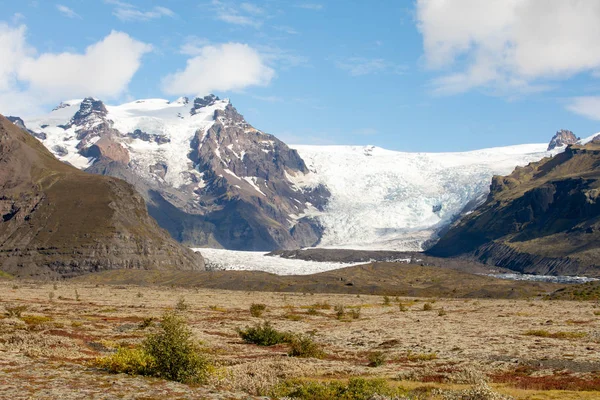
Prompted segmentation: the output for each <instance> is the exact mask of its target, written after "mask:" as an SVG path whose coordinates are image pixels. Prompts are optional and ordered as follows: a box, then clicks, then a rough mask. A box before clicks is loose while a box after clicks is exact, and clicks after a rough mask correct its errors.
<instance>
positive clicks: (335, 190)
mask: <svg viewBox="0 0 600 400" xmlns="http://www.w3.org/2000/svg"><path fill="white" fill-rule="evenodd" d="M23 122H24V125H25V126H26V127H27V129H29V130H30V132H32V134H33V135H35V136H36V137H38V138H40V140H41V141H42V142H43V143H44V145H45V146H46V147H47V148H48V149H50V151H52V152H53V153H54V154H55V155H56V156H57V157H58V158H59V159H61V160H63V161H65V162H68V163H70V164H72V165H74V166H77V167H78V168H80V169H83V170H86V171H88V172H92V173H96V174H102V175H110V176H115V177H118V178H122V179H124V180H126V181H128V182H129V183H131V184H133V185H134V186H135V187H136V189H137V190H138V191H139V192H140V193H141V194H142V196H143V197H144V198H145V200H146V202H147V204H148V210H149V213H150V215H151V216H153V217H154V218H155V219H156V220H157V221H158V223H159V225H161V226H162V227H163V228H165V229H167V230H168V231H169V232H170V233H171V235H172V237H173V238H175V239H176V240H178V241H180V242H182V243H184V244H186V245H188V246H190V247H217V248H219V247H223V248H228V249H237V250H265V251H266V250H274V249H295V248H299V247H307V246H315V245H318V246H320V247H346V248H359V249H360V248H367V249H394V250H401V251H408V250H410V251H419V250H423V249H424V248H427V247H429V246H430V245H431V244H432V243H434V242H435V241H436V240H437V239H438V237H439V235H440V234H443V232H444V230H445V229H447V227H448V226H449V225H450V224H451V223H452V222H454V221H455V220H456V219H458V218H460V216H461V215H463V214H465V213H467V212H469V211H472V210H473V209H474V208H475V207H476V206H477V205H479V204H481V203H483V202H484V201H485V199H486V196H487V194H488V193H489V182H490V180H491V178H492V176H494V175H499V174H502V175H505V174H508V173H510V172H511V171H512V170H513V169H514V168H515V167H516V166H519V165H520V166H522V165H526V164H527V163H529V162H532V161H538V160H540V159H542V158H543V157H545V156H548V155H550V154H556V153H558V152H560V151H563V150H564V146H563V144H564V143H565V142H566V141H568V140H569V137H568V135H567V134H566V133H565V134H561V135H557V136H556V137H555V139H556V140H555V142H556V143H555V145H554V146H553V149H552V150H550V151H548V150H547V147H548V145H547V144H533V145H520V146H509V147H500V148H493V149H484V150H477V151H471V152H463V153H407V152H397V151H389V150H384V149H382V148H378V147H374V146H291V147H288V145H286V144H285V143H283V142H282V141H280V140H279V139H277V138H276V137H275V136H273V135H270V134H266V133H264V132H262V131H260V130H258V129H256V128H254V127H252V126H251V125H250V124H249V123H248V122H247V121H246V120H245V119H244V117H243V116H242V115H240V114H239V113H238V112H237V110H236V109H235V108H234V107H233V105H232V104H231V103H230V102H229V101H228V100H221V99H219V98H218V97H216V96H214V95H210V96H206V97H203V98H196V99H194V100H189V99H187V98H184V97H183V98H179V99H177V100H175V101H173V102H169V101H167V100H162V99H147V100H137V101H134V102H130V103H126V104H122V105H118V106H109V105H106V104H104V103H103V102H102V101H100V100H96V99H92V98H86V99H83V100H71V101H66V102H63V103H61V104H60V105H59V106H58V107H57V108H55V109H54V110H53V111H52V112H50V113H49V114H48V115H45V116H42V117H39V118H31V119H26V120H25V121H23ZM565 132H567V131H565ZM571 135H572V133H571Z"/></svg>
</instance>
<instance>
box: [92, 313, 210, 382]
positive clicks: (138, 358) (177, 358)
mask: <svg viewBox="0 0 600 400" xmlns="http://www.w3.org/2000/svg"><path fill="white" fill-rule="evenodd" d="M96 365H97V366H98V367H100V368H104V369H106V370H108V371H110V372H113V373H127V374H135V375H148V376H154V377H158V378H163V379H168V380H172V381H177V382H182V383H202V382H204V381H206V379H207V378H208V375H209V373H210V371H211V369H212V366H211V364H210V362H209V361H208V359H207V358H206V357H204V355H203V354H202V352H201V350H200V348H199V346H198V344H196V343H195V342H194V341H193V339H192V332H191V330H190V328H189V327H188V326H187V324H186V322H185V320H184V319H183V318H182V317H181V316H179V315H177V314H175V313H173V312H168V313H166V314H164V315H163V317H162V320H161V323H160V328H159V330H158V331H157V332H156V333H153V334H150V335H148V336H147V337H146V339H144V341H143V342H142V345H141V346H140V347H136V348H133V349H126V348H120V349H119V350H117V352H116V353H115V354H112V355H110V356H107V357H102V358H99V359H97V360H96Z"/></svg>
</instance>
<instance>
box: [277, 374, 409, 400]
mask: <svg viewBox="0 0 600 400" xmlns="http://www.w3.org/2000/svg"><path fill="white" fill-rule="evenodd" d="M404 394H406V392H405V390H403V389H401V388H394V387H391V386H390V385H389V383H388V382H387V381H386V380H385V379H364V378H352V379H350V380H349V381H348V382H342V381H330V382H311V381H300V380H292V381H287V382H284V383H282V384H281V385H279V386H278V387H276V388H275V389H274V390H273V393H272V396H273V397H276V398H282V397H286V398H291V399H300V400H332V399H336V400H368V399H375V398H380V397H377V396H387V397H391V398H398V397H400V396H402V395H404Z"/></svg>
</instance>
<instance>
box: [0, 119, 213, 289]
mask: <svg viewBox="0 0 600 400" xmlns="http://www.w3.org/2000/svg"><path fill="white" fill-rule="evenodd" d="M12 120H13V122H15V124H13V123H11V121H9V120H8V119H6V118H5V117H3V116H0V269H2V270H4V271H7V272H9V273H11V274H13V275H16V276H37V277H49V278H58V277H70V276H74V275H79V274H83V273H86V272H93V271H101V270H107V269H118V268H128V269H131V268H140V269H182V270H193V269H203V268H204V261H203V259H202V257H201V256H200V255H199V254H196V253H193V252H192V251H191V250H189V249H187V248H184V247H182V246H181V245H180V244H178V243H176V242H175V241H174V240H173V239H171V238H170V237H169V235H168V233H167V232H166V231H164V230H162V229H160V228H159V227H158V225H157V224H156V222H155V221H154V220H153V219H152V218H150V217H149V216H148V213H147V210H146V207H145V204H144V201H143V199H142V198H141V197H140V196H139V194H137V192H136V191H135V190H134V188H133V187H132V186H131V185H129V184H128V183H126V182H124V181H122V180H119V179H115V178H110V177H102V176H97V175H92V174H88V173H85V172H82V171H80V170H78V169H76V168H73V167H71V166H69V165H66V164H65V163H63V162H60V161H59V160H57V159H56V158H55V157H54V156H53V155H52V154H51V153H50V152H49V151H48V150H47V149H46V148H45V147H44V146H43V145H42V144H41V143H40V142H39V141H38V140H37V139H36V138H34V137H33V136H31V135H30V134H29V133H28V132H26V131H25V130H23V129H22V121H20V123H19V121H18V120H16V119H14V118H13V119H12ZM19 126H21V127H19Z"/></svg>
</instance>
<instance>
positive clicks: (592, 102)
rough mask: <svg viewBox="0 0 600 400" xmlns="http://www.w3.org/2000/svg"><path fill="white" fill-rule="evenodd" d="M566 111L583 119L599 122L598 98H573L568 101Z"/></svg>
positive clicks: (599, 106)
mask: <svg viewBox="0 0 600 400" xmlns="http://www.w3.org/2000/svg"><path fill="white" fill-rule="evenodd" d="M567 109H568V110H569V111H572V112H574V113H576V114H579V115H582V116H584V117H587V118H590V119H593V120H596V121H600V96H583V97H575V98H573V99H570V100H569V104H568V105H567Z"/></svg>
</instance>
